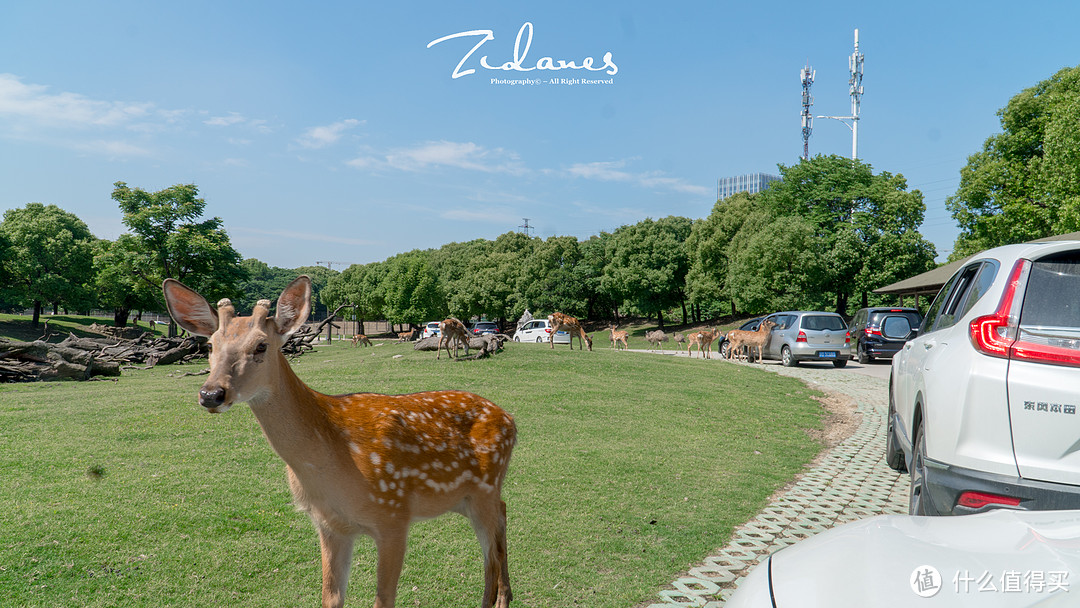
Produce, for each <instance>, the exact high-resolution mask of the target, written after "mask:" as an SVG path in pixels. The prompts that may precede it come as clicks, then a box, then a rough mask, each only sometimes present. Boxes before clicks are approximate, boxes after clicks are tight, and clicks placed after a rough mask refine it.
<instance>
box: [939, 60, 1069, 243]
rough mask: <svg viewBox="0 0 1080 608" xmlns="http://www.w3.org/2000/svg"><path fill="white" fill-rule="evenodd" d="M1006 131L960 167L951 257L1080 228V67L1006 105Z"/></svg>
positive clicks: (1002, 116) (948, 203)
mask: <svg viewBox="0 0 1080 608" xmlns="http://www.w3.org/2000/svg"><path fill="white" fill-rule="evenodd" d="M998 117H999V118H1000V119H1001V128H1002V132H1001V133H998V134H995V135H992V136H990V137H989V138H987V140H986V142H985V143H984V144H983V148H982V150H981V151H979V152H976V153H975V154H973V155H971V156H970V157H968V163H967V165H966V166H964V168H963V169H961V170H960V186H959V188H958V189H957V191H956V194H954V195H953V196H951V197H949V198H948V199H947V200H946V206H947V207H948V208H949V210H950V211H951V212H952V216H953V218H954V219H955V220H956V222H957V224H959V226H960V235H959V236H958V237H957V239H956V244H955V245H954V247H953V252H952V254H951V256H950V259H961V258H964V257H967V256H968V255H971V254H973V253H977V252H979V251H982V250H984V249H988V248H990V247H996V246H998V245H1006V244H1009V243H1021V242H1025V241H1030V240H1033V239H1037V238H1041V237H1046V236H1051V235H1054V234H1063V233H1066V232H1073V231H1076V230H1080V128H1077V125H1078V124H1080V66H1078V67H1074V68H1065V69H1062V70H1060V71H1058V72H1057V73H1056V74H1054V75H1053V76H1051V77H1050V78H1048V79H1046V80H1044V81H1042V82H1040V83H1038V84H1036V85H1035V86H1033V87H1030V88H1027V89H1024V90H1023V91H1021V92H1020V93H1019V94H1017V95H1016V96H1014V97H1013V98H1012V99H1010V100H1009V103H1008V104H1007V105H1006V106H1005V107H1004V108H1002V109H1001V110H999V111H998Z"/></svg>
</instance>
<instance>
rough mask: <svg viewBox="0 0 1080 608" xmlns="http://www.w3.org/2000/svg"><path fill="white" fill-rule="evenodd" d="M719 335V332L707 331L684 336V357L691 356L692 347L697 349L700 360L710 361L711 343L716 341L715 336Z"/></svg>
mask: <svg viewBox="0 0 1080 608" xmlns="http://www.w3.org/2000/svg"><path fill="white" fill-rule="evenodd" d="M718 335H720V332H719V330H715V329H714V330H712V331H709V330H707V329H705V330H701V331H695V332H693V333H690V334H687V335H686V341H687V344H686V356H687V357H690V356H693V355H691V354H690V352H691V351H692V350H693V348H694V345H695V344H696V345H697V347H698V352H699V353H701V358H702V359H712V343H713V340H715V339H716V336H718Z"/></svg>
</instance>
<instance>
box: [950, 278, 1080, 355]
mask: <svg viewBox="0 0 1080 608" xmlns="http://www.w3.org/2000/svg"><path fill="white" fill-rule="evenodd" d="M1030 272H1031V261H1030V260H1017V261H1016V264H1015V265H1014V266H1013V268H1012V272H1011V273H1009V283H1008V284H1007V285H1006V286H1005V293H1003V294H1001V302H999V303H998V307H997V310H996V311H994V313H993V314H989V315H986V316H982V317H978V318H976V319H975V320H974V321H972V322H971V326H970V332H969V335H970V336H971V343H972V345H974V346H975V350H977V351H979V352H981V353H983V354H984V355H990V356H991V357H1000V358H1002V359H1015V360H1018V361H1030V362H1032V363H1048V364H1050V365H1067V366H1070V367H1080V351H1077V350H1075V349H1072V348H1064V347H1061V346H1052V345H1050V344H1040V343H1038V342H1031V341H1028V340H1023V339H1021V335H1020V305H1021V304H1022V303H1023V301H1024V287H1025V286H1026V285H1027V280H1028V274H1029V273H1030Z"/></svg>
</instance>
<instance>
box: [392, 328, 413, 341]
mask: <svg viewBox="0 0 1080 608" xmlns="http://www.w3.org/2000/svg"><path fill="white" fill-rule="evenodd" d="M415 337H416V330H415V329H410V330H409V331H403V332H399V333H398V335H397V338H398V340H397V341H398V343H401V342H410V341H412V339H413V338H415Z"/></svg>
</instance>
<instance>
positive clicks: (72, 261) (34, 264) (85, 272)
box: [0, 203, 94, 327]
mask: <svg viewBox="0 0 1080 608" xmlns="http://www.w3.org/2000/svg"><path fill="white" fill-rule="evenodd" d="M0 234H2V235H3V238H4V239H5V240H6V241H7V244H8V255H7V257H8V259H7V263H6V265H5V266H6V271H7V274H8V279H9V282H8V283H7V284H6V285H7V288H6V289H5V290H4V292H5V296H4V299H5V300H7V301H10V302H14V303H17V304H20V305H30V306H32V307H33V309H34V316H33V326H34V327H37V326H38V324H39V323H40V319H41V310H42V308H43V306H44V305H45V304H47V303H70V304H79V305H83V304H85V303H86V302H87V301H88V292H87V289H86V287H85V286H86V284H87V283H88V282H90V281H91V279H92V275H91V273H92V271H93V243H94V236H93V235H92V234H90V229H89V228H87V226H86V224H85V223H84V222H83V221H82V220H80V219H79V218H78V217H76V216H75V215H74V214H72V213H68V212H67V211H64V210H63V209H61V208H59V207H57V206H56V205H47V206H46V205H43V204H41V203H29V204H28V205H26V207H23V208H22V209H9V210H8V211H6V212H4V221H3V222H2V223H0Z"/></svg>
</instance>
